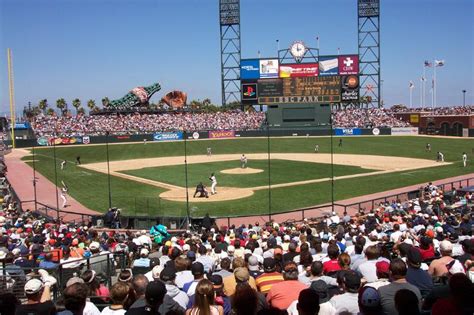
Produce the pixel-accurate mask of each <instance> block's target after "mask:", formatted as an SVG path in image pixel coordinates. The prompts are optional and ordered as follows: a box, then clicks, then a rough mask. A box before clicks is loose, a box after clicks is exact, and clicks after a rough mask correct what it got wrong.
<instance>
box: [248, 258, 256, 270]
mask: <svg viewBox="0 0 474 315" xmlns="http://www.w3.org/2000/svg"><path fill="white" fill-rule="evenodd" d="M248 268H249V270H251V271H257V270H258V269H259V268H258V259H257V257H255V256H250V257H249V263H248Z"/></svg>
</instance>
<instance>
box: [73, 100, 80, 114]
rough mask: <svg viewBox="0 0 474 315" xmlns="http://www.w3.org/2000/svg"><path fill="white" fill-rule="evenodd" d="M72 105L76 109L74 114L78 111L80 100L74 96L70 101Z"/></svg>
mask: <svg viewBox="0 0 474 315" xmlns="http://www.w3.org/2000/svg"><path fill="white" fill-rule="evenodd" d="M72 106H73V107H74V108H75V109H76V115H77V114H78V113H79V112H78V109H79V107H81V100H80V99H78V98H76V99H74V100H73V101H72Z"/></svg>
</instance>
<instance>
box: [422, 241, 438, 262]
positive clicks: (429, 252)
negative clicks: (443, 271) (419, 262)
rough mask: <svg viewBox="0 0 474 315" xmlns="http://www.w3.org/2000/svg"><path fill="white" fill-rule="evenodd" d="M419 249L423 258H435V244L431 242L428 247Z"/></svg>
mask: <svg viewBox="0 0 474 315" xmlns="http://www.w3.org/2000/svg"><path fill="white" fill-rule="evenodd" d="M418 250H419V251H420V253H421V258H422V259H423V260H425V259H429V258H433V257H434V256H435V252H434V248H433V245H431V244H430V247H428V249H423V248H418Z"/></svg>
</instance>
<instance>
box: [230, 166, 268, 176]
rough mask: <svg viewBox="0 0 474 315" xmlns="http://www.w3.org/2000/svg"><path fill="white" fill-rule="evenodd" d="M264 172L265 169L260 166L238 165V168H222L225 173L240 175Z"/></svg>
mask: <svg viewBox="0 0 474 315" xmlns="http://www.w3.org/2000/svg"><path fill="white" fill-rule="evenodd" d="M261 172H263V170H261V169H259V168H250V167H247V168H240V167H237V168H229V169H227V170H222V171H221V173H223V174H237V175H240V174H257V173H261Z"/></svg>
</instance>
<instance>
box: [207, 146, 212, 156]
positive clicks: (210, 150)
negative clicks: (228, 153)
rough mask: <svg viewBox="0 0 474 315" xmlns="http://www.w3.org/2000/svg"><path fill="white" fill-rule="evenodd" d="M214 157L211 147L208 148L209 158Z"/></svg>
mask: <svg viewBox="0 0 474 315" xmlns="http://www.w3.org/2000/svg"><path fill="white" fill-rule="evenodd" d="M211 155H212V149H211V147H208V148H207V156H211Z"/></svg>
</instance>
